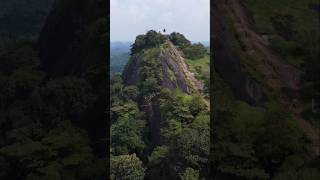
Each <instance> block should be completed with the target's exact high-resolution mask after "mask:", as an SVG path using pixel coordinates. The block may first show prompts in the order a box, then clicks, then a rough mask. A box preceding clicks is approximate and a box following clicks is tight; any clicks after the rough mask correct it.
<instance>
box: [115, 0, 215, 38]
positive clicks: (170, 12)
mask: <svg viewBox="0 0 320 180" xmlns="http://www.w3.org/2000/svg"><path fill="white" fill-rule="evenodd" d="M209 3H210V0H111V1H110V8H111V9H110V12H111V16H110V18H111V20H110V21H111V24H110V25H111V40H112V41H116V40H121V41H127V40H130V41H132V40H134V38H135V37H136V36H137V35H138V34H142V33H145V31H146V30H149V29H154V30H161V29H162V28H166V29H167V30H168V31H169V32H171V31H177V32H181V33H183V34H185V35H186V36H187V37H188V38H189V39H190V40H193V41H209V37H210V7H209Z"/></svg>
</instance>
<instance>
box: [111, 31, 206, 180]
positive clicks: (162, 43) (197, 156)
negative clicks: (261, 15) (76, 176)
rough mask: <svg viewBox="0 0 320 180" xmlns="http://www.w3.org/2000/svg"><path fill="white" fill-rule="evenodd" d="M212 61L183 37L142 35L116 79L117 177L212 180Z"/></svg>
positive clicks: (113, 155) (114, 170) (114, 149)
mask: <svg viewBox="0 0 320 180" xmlns="http://www.w3.org/2000/svg"><path fill="white" fill-rule="evenodd" d="M188 58H189V60H187V59H188ZM188 62H189V65H190V66H188V64H187V63H188ZM208 63H209V58H208V52H207V50H206V48H205V47H204V46H203V45H201V44H191V43H190V41H188V40H187V39H185V37H184V36H183V35H182V34H179V33H172V34H170V35H164V34H160V33H157V32H155V31H152V30H151V31H148V33H147V34H145V35H139V36H137V38H136V41H135V43H134V44H133V46H132V49H131V57H130V60H129V62H128V64H127V65H126V68H125V70H124V72H123V75H122V76H114V77H113V79H112V80H111V81H112V82H111V106H112V107H111V119H112V126H111V144H112V145H111V179H118V178H120V179H121V178H124V177H130V178H129V179H163V180H164V179H185V178H187V179H188V178H196V179H198V178H205V177H208V157H209V149H210V146H209V142H210V136H209V133H210V125H209V124H210V116H209V109H208V108H209V107H208V105H209V103H208V102H207V100H206V97H207V96H206V93H207V91H205V89H208V84H207V83H208V80H209V77H208V75H209V66H208ZM202 68H203V69H202ZM191 69H192V70H193V72H192V70H191ZM200 77H201V78H202V79H201V78H200ZM205 82H206V83H205Z"/></svg>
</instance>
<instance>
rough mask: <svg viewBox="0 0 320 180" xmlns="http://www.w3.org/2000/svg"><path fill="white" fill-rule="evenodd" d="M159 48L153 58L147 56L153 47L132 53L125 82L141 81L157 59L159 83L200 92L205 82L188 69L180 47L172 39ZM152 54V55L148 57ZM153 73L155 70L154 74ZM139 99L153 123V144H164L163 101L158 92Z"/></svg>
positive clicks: (151, 132) (125, 73) (134, 82)
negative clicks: (148, 63) (161, 110)
mask: <svg viewBox="0 0 320 180" xmlns="http://www.w3.org/2000/svg"><path fill="white" fill-rule="evenodd" d="M156 49H159V51H156V52H157V53H156V54H155V56H154V57H153V58H152V59H148V57H149V56H148V55H147V54H148V53H150V52H149V51H150V49H149V50H148V49H144V50H142V51H141V52H139V53H136V54H133V55H132V57H131V59H130V60H129V62H128V64H127V65H126V67H125V69H124V71H123V80H124V84H125V85H126V86H130V85H136V86H137V85H139V84H140V83H141V81H143V80H142V78H141V77H143V73H141V69H142V68H146V67H144V65H145V64H146V62H148V61H157V68H158V72H159V74H157V75H156V76H157V77H158V81H159V82H158V85H159V86H160V87H161V88H168V89H180V90H181V91H183V92H184V93H187V94H191V93H193V92H201V91H202V90H203V83H202V82H200V81H198V80H197V79H196V78H195V77H194V75H193V74H192V73H191V72H190V71H189V68H188V66H187V64H186V62H185V59H184V58H183V55H182V53H181V52H180V50H179V49H178V48H177V47H176V46H174V45H173V44H172V42H170V40H166V42H165V43H164V44H163V45H161V46H160V47H156ZM149 58H150V57H149ZM147 68H149V67H147ZM152 75H154V74H152ZM138 101H139V106H140V108H141V110H142V111H143V112H144V113H145V115H146V119H148V121H149V125H150V141H151V143H152V144H153V146H154V147H156V146H157V145H160V144H161V141H162V140H161V138H160V137H161V136H160V128H161V124H163V122H164V121H165V119H163V118H162V116H161V112H160V105H159V100H158V98H157V95H150V94H148V95H145V94H143V95H142V97H141V99H140V100H138Z"/></svg>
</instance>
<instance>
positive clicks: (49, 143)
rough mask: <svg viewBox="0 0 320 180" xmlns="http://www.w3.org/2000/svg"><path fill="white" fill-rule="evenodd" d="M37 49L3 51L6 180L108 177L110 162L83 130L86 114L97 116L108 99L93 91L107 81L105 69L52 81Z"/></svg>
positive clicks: (0, 155) (22, 44)
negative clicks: (103, 75)
mask: <svg viewBox="0 0 320 180" xmlns="http://www.w3.org/2000/svg"><path fill="white" fill-rule="evenodd" d="M35 47H36V46H35V43H34V40H33V39H31V40H23V41H12V42H10V43H9V44H7V45H3V46H2V47H1V48H0V71H1V72H0V81H1V83H2V84H3V85H4V86H1V88H0V92H1V97H0V112H1V117H0V126H1V132H2V136H1V139H0V147H1V148H0V166H1V167H2V168H1V173H0V179H60V178H68V179H69V178H75V177H78V179H87V178H92V177H96V178H99V177H101V176H104V173H105V169H104V168H105V161H104V160H103V159H99V158H98V157H97V156H96V155H95V152H94V151H95V150H96V149H95V147H94V146H92V140H93V139H91V138H92V137H90V135H91V134H90V132H89V129H84V128H81V126H83V125H85V124H86V122H87V121H86V120H87V118H88V117H86V116H84V114H87V113H88V115H90V114H92V113H94V114H95V113H96V112H95V111H94V110H90V109H95V108H98V106H99V105H98V102H99V100H98V99H100V98H101V97H102V96H101V95H100V94H99V93H98V92H96V91H94V90H93V87H94V86H98V85H99V84H100V83H101V82H102V81H105V80H103V79H101V76H100V77H99V75H100V74H99V71H105V69H101V68H100V69H96V70H93V69H91V72H90V73H88V77H85V78H78V77H72V76H70V77H62V78H58V79H52V80H46V79H45V72H43V71H41V70H40V69H39V67H38V66H39V59H38V56H37V49H36V48H35ZM89 74H90V76H89ZM89 77H90V78H89ZM89 79H96V80H99V79H100V80H99V81H96V83H94V82H93V81H91V80H90V81H89ZM77 115H83V118H80V119H79V118H77ZM92 123H94V122H93V121H92Z"/></svg>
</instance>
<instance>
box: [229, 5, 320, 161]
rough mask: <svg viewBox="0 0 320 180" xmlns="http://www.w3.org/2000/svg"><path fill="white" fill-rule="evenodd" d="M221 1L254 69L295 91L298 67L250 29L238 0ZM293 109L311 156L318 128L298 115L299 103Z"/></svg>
mask: <svg viewBox="0 0 320 180" xmlns="http://www.w3.org/2000/svg"><path fill="white" fill-rule="evenodd" d="M226 2H227V3H226V4H225V5H226V6H227V8H226V9H227V10H228V11H230V12H229V13H228V14H231V16H232V17H231V18H232V19H233V21H234V23H235V29H236V32H237V33H238V35H239V37H240V38H239V40H240V41H241V43H243V44H244V45H245V49H246V51H247V53H249V55H251V56H252V57H254V59H256V60H257V61H258V66H257V68H258V70H259V71H261V72H262V73H263V74H264V75H265V76H266V79H267V81H268V84H269V85H270V86H271V87H272V88H273V89H275V90H280V89H281V88H282V87H287V88H290V89H292V90H295V91H298V90H299V89H300V84H301V73H302V72H301V71H300V70H299V69H298V68H296V67H294V66H292V65H290V64H288V63H286V62H285V61H283V60H282V59H281V58H280V57H279V56H278V55H277V54H276V53H274V51H273V50H272V49H271V47H270V44H269V42H268V40H266V39H264V38H263V37H262V36H261V35H259V34H258V33H256V32H255V31H253V30H252V28H251V25H250V20H249V18H248V16H247V12H246V10H245V9H244V7H243V6H242V4H241V2H240V1H239V0H227V1H226ZM299 106H300V107H298V108H296V109H292V108H289V109H290V111H291V112H292V114H293V117H294V119H295V120H296V121H297V124H298V125H299V127H300V128H301V129H302V130H303V131H304V133H305V134H306V135H307V136H308V138H309V139H310V140H311V142H312V149H313V155H312V156H313V157H316V156H319V155H320V132H319V129H318V128H315V127H313V126H312V125H311V124H310V123H309V122H308V121H306V120H305V119H303V118H302V116H301V112H302V110H303V108H302V107H303V106H301V105H299Z"/></svg>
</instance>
